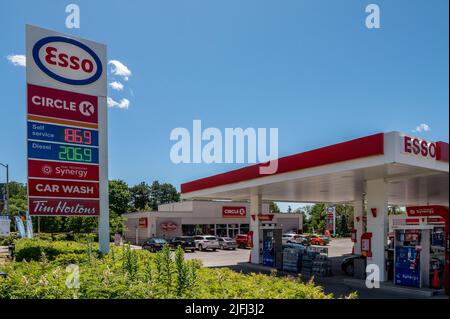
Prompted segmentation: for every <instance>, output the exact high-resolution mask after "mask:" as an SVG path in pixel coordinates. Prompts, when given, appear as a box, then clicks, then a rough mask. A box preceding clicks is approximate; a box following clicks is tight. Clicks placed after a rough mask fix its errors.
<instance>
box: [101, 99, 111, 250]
mask: <svg viewBox="0 0 450 319" xmlns="http://www.w3.org/2000/svg"><path fill="white" fill-rule="evenodd" d="M98 108H99V110H98V111H99V123H98V129H99V142H100V143H99V159H100V162H99V164H100V185H99V186H100V194H102V195H103V196H101V197H100V217H99V223H98V241H99V249H100V252H102V253H103V254H107V253H108V252H109V242H110V236H109V196H108V194H109V191H108V130H107V126H108V106H107V103H106V97H99V98H98Z"/></svg>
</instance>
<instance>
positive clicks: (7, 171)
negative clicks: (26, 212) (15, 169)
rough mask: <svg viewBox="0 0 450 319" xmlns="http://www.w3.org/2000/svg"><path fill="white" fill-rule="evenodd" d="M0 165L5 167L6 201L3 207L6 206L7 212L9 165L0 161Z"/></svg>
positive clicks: (7, 210)
mask: <svg viewBox="0 0 450 319" xmlns="http://www.w3.org/2000/svg"><path fill="white" fill-rule="evenodd" d="M0 165H1V166H3V167H4V168H5V169H6V201H5V208H6V213H7V214H8V213H9V165H8V164H2V163H0Z"/></svg>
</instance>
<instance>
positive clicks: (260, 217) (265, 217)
mask: <svg viewBox="0 0 450 319" xmlns="http://www.w3.org/2000/svg"><path fill="white" fill-rule="evenodd" d="M274 216H275V215H274V214H258V220H259V221H262V222H271V221H272V220H273V218H274ZM255 218H256V215H252V219H253V220H255Z"/></svg>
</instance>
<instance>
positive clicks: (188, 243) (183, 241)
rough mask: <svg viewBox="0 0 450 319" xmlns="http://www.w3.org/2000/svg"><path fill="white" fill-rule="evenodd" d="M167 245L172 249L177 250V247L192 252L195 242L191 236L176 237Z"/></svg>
mask: <svg viewBox="0 0 450 319" xmlns="http://www.w3.org/2000/svg"><path fill="white" fill-rule="evenodd" d="M169 245H170V247H171V248H173V249H177V248H178V246H181V248H183V249H184V250H185V251H187V250H190V251H192V252H194V251H195V241H194V237H192V236H178V237H174V238H172V240H171V241H170V242H169Z"/></svg>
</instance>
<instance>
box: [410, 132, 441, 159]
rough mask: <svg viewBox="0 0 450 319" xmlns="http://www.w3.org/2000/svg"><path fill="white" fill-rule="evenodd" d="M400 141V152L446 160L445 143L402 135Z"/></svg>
mask: <svg viewBox="0 0 450 319" xmlns="http://www.w3.org/2000/svg"><path fill="white" fill-rule="evenodd" d="M402 142H403V148H402V152H403V153H405V154H410V155H413V156H418V157H422V158H428V159H435V160H437V161H443V162H448V157H449V156H448V144H447V143H444V142H436V143H435V142H428V141H426V140H421V139H418V138H415V137H411V136H403V137H402Z"/></svg>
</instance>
